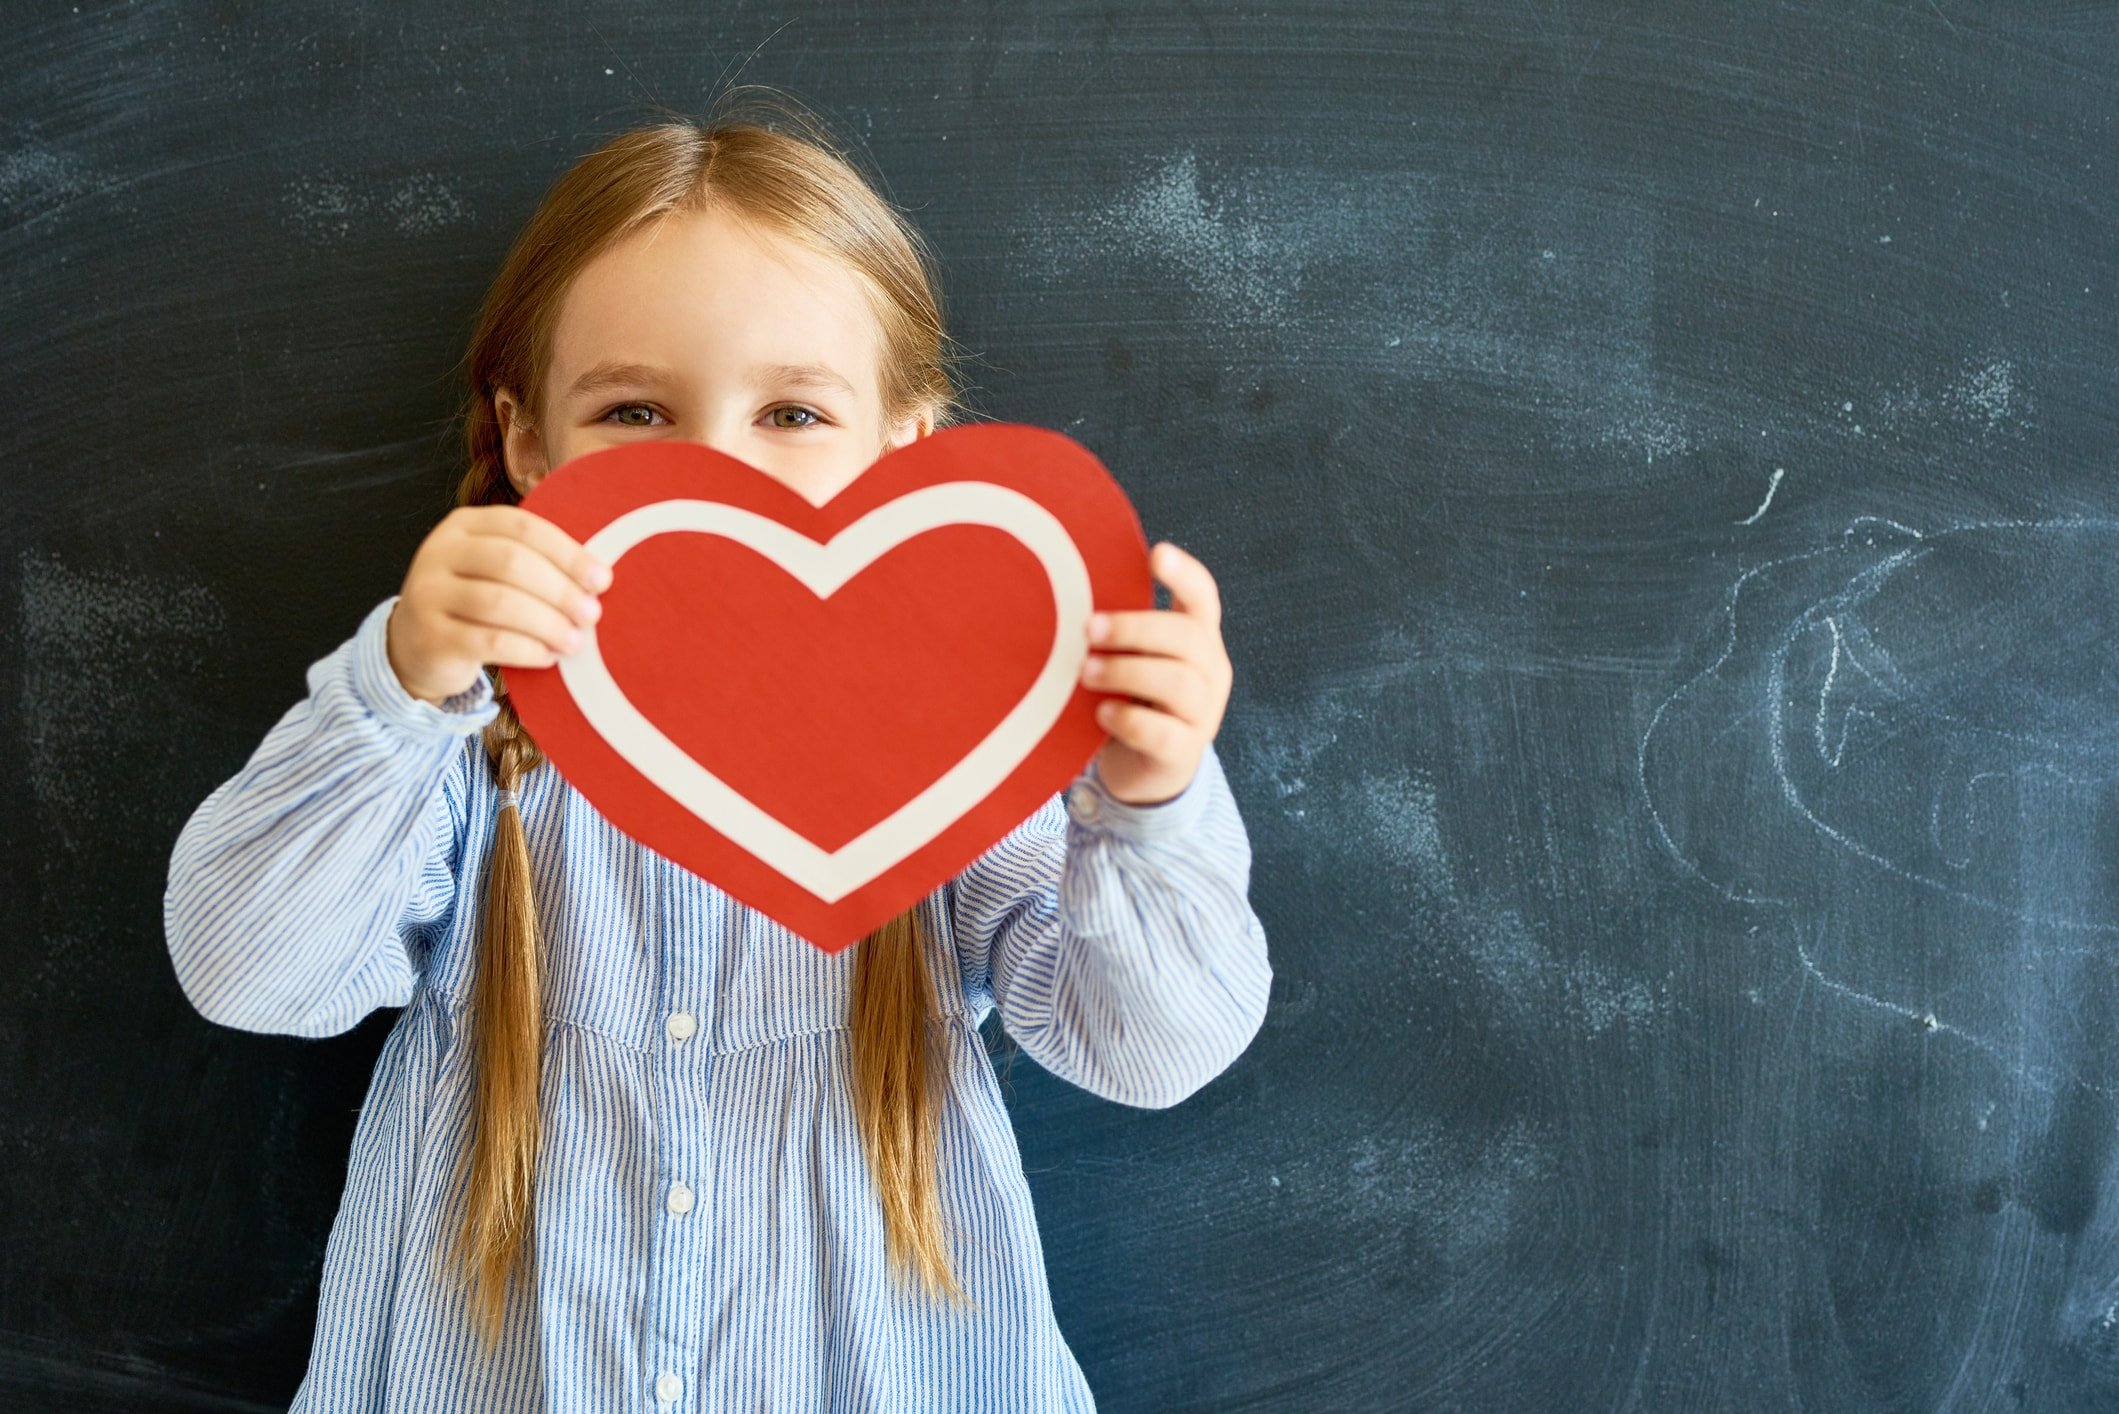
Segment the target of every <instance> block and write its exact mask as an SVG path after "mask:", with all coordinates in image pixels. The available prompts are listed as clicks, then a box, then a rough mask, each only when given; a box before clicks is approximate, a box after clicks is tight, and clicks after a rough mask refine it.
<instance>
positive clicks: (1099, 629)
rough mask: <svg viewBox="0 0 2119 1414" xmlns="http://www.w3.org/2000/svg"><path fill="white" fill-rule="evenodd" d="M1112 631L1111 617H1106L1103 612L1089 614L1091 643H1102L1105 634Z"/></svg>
mask: <svg viewBox="0 0 2119 1414" xmlns="http://www.w3.org/2000/svg"><path fill="white" fill-rule="evenodd" d="M1110 631H1111V620H1110V619H1108V618H1106V617H1104V616H1103V615H1102V614H1091V615H1090V616H1089V641H1090V642H1091V643H1102V642H1103V641H1104V635H1105V634H1107V633H1109V632H1110Z"/></svg>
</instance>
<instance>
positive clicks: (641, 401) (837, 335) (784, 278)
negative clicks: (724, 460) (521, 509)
mask: <svg viewBox="0 0 2119 1414" xmlns="http://www.w3.org/2000/svg"><path fill="white" fill-rule="evenodd" d="M880 343H881V335H880V331H879V330H878V328H877V325H876V321H875V316H874V314H873V313H872V312H871V311H870V307H869V304H868V299H867V296H866V294H865V293H864V288H863V286H862V285H861V283H860V281H859V280H858V278H857V277H856V276H855V275H854V274H853V273H852V272H851V271H850V270H848V269H846V267H844V266H843V265H840V264H838V263H837V262H835V261H833V260H831V259H829V258H827V257H825V256H822V255H819V254H817V253H815V252H813V251H811V250H809V249H808V248H807V247H804V246H801V245H798V244H796V243H795V242H793V241H790V240H787V239H785V238H782V237H779V236H776V235H774V234H772V233H770V232H767V231H764V230H762V229H761V228H759V227H757V226H754V225H752V224H750V223H749V222H747V221H745V220H743V219H742V218H741V217H738V216H735V215H732V214H729V213H726V212H724V211H722V210H719V209H714V210H709V211H703V212H681V213H675V214H672V215H670V216H668V217H665V218H663V219H662V220H659V221H655V222H651V223H649V224H648V225H647V226H644V227H642V228H641V229H640V230H637V231H634V232H633V233H632V234H630V235H628V236H626V237H625V238H624V239H622V240H620V241H618V242H616V243H615V244H614V245H612V246H611V247H610V248H609V249H607V250H605V251H603V252H602V253H601V254H599V255H598V256H597V257H596V258H595V259H594V260H592V261H590V262H589V263H588V264H587V265H586V266H584V267H583V268H582V270H581V273H580V274H579V275H577V276H576V277H575V279H574V283H573V285H572V286H571V287H570V288H569V289H568V290H567V293H566V296H565V298H564V300H563V301H562V303H561V306H560V313H559V323H558V326H557V328H556V329H555V330H554V332H553V338H552V361H551V367H550V371H549V372H548V373H547V375H546V383H545V387H544V418H543V422H542V424H541V425H540V426H538V427H536V428H534V429H533V428H532V427H530V426H529V425H528V424H527V423H526V422H525V421H524V418H523V410H522V406H521V402H520V400H519V399H518V398H517V396H516V395H515V393H514V391H513V390H510V389H505V388H504V389H501V390H500V391H499V392H498V393H497V394H496V395H495V397H494V400H493V401H494V406H495V408H496V410H497V412H498V415H499V418H500V423H501V426H502V427H503V428H505V429H506V434H505V437H504V440H503V455H504V457H505V460H506V462H507V467H508V478H509V480H511V481H513V482H514V483H515V489H516V490H517V491H518V492H522V493H524V494H527V493H528V492H529V490H530V488H531V487H532V486H535V485H536V484H537V482H538V480H539V479H540V478H542V477H543V476H544V474H545V472H546V471H547V470H549V469H550V468H552V467H555V466H561V465H564V464H565V463H567V462H569V461H571V460H573V459H574V458H575V457H578V456H580V455H582V454H583V453H585V452H593V451H598V450H600V449H602V448H605V447H617V446H623V445H625V444H626V443H629V442H641V441H647V440H650V439H658V438H669V437H682V438H688V439H690V440H691V441H694V442H702V443H704V444H705V445H707V446H709V447H712V448H713V449H714V450H716V451H719V452H726V453H727V454H728V455H730V456H732V457H735V458H737V459H738V460H740V461H743V462H747V463H749V464H750V465H751V466H754V467H756V468H757V469H758V470H760V471H762V472H764V473H765V474H766V475H768V476H771V477H772V478H774V479H775V480H777V481H779V482H781V483H782V484H783V485H785V486H787V487H788V488H789V489H791V490H793V491H794V492H795V493H796V494H797V495H800V496H801V497H802V498H803V499H804V500H806V501H808V502H809V503H810V504H811V505H813V506H821V505H823V504H824V503H825V502H826V501H829V500H830V499H831V498H832V497H834V496H836V495H837V494H838V493H839V492H840V491H842V490H844V489H845V488H846V487H847V486H848V485H850V484H852V482H853V479H854V478H855V477H857V476H859V475H860V474H861V473H862V472H863V471H864V470H866V469H867V468H868V467H869V465H870V464H871V463H873V462H874V461H875V460H876V458H877V457H879V456H881V455H882V454H883V453H885V452H887V451H890V450H891V449H893V448H895V447H900V446H903V445H904V444H905V443H907V442H909V441H911V440H912V439H913V438H914V437H916V436H924V435H925V434H926V433H927V432H929V431H931V430H932V427H933V422H932V417H931V414H927V413H923V414H922V415H920V416H919V417H916V418H908V419H906V420H905V421H903V422H901V423H899V424H898V425H897V426H894V427H888V428H886V427H885V426H884V425H883V409H882V397H881V393H880V391H879V386H880V385H879V381H878V376H877V375H878V364H877V359H878V354H879V351H880Z"/></svg>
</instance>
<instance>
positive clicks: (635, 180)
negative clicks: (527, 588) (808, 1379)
mask: <svg viewBox="0 0 2119 1414" xmlns="http://www.w3.org/2000/svg"><path fill="white" fill-rule="evenodd" d="M730 94H731V95H736V94H742V95H749V96H752V97H755V98H757V99H758V101H759V102H760V104H761V106H764V107H766V108H768V109H769V110H771V117H770V118H769V119H768V120H766V121H758V120H754V119H747V118H744V117H741V116H735V115H733V113H732V110H733V109H734V108H735V106H736V104H737V102H738V101H739V100H737V99H735V98H733V97H730V96H728V95H725V100H726V101H724V103H723V104H721V105H717V107H719V108H720V109H721V110H722V111H721V115H720V116H719V117H717V118H715V119H712V120H709V121H707V122H703V123H699V122H693V121H691V120H689V119H685V118H682V117H679V116H677V115H668V116H669V121H664V122H659V123H656V124H654V125H653V126H648V127H641V128H636V129H633V130H631V131H627V132H623V133H620V134H618V135H617V136H615V137H612V138H610V139H609V140H607V141H605V142H604V143H603V144H602V145H601V146H599V147H597V148H596V149H595V150H594V151H592V152H590V153H589V154H588V155H587V156H585V157H583V158H581V159H580V160H579V161H578V162H576V163H575V164H574V165H573V166H572V167H570V168H569V169H568V170H567V171H566V172H564V173H563V174H562V175H561V176H560V177H559V179H558V180H557V181H556V182H554V183H553V185H552V187H551V189H550V190H549V191H548V192H547V193H546V194H545V197H544V200H543V201H542V203H541V204H540V205H539V206H538V208H537V210H536V212H535V213H534V214H533V215H532V216H531V218H530V221H529V223H528V225H527V226H526V227H525V228H524V229H523V231H522V233H521V234H520V236H518V237H517V239H516V241H515V243H514V246H513V247H512V248H511V249H510V251H509V252H508V256H507V259H506V261H505V262H504V263H503V264H502V266H501V269H500V272H499V274H498V275H497V276H495V278H494V281H493V284H492V286H491V288H490V289H489V290H488V291H487V294H486V298H485V301H484V304H483V305H482V307H481V309H480V311H479V316H478V324H477V329H476V332H475V333H474V334H473V336H472V339H471V345H470V350H469V353H468V355H467V364H468V366H467V369H466V374H467V379H468V382H469V384H470V389H469V395H468V399H467V402H466V406H465V410H464V417H465V427H464V440H465V451H466V455H467V459H468V462H469V465H468V468H467V470H466V471H465V473H464V477H463V480H462V482H461V483H460V485H459V486H458V488H457V493H456V503H457V504H458V505H460V506H471V505H490V504H513V503H515V502H517V501H518V500H520V497H519V496H518V495H517V493H516V491H515V488H514V485H513V483H512V482H510V480H509V479H508V475H507V469H506V465H505V462H504V460H503V457H502V452H501V446H502V437H503V433H504V431H505V429H504V428H503V427H502V425H501V423H500V420H499V415H498V412H497V410H496V408H495V406H494V394H495V392H496V390H498V389H500V388H508V389H510V390H512V391H513V393H514V394H515V396H516V397H517V398H518V399H520V400H521V401H522V404H523V411H524V414H525V415H526V416H527V417H528V418H529V419H530V420H531V423H532V425H535V424H536V423H537V421H538V419H539V417H540V415H541V413H542V411H543V409H542V408H541V406H540V404H541V401H542V397H543V388H544V380H545V375H546V372H547V370H548V367H549V362H550V357H551V348H552V332H553V328H554V325H555V324H556V323H557V320H558V315H559V308H560V302H561V300H562V298H563V297H564V295H565V293H566V290H567V288H568V286H569V284H570V283H571V282H572V280H573V278H574V276H575V275H576V274H577V273H578V272H579V271H580V270H581V268H582V267H583V266H584V265H586V264H587V263H588V262H589V261H590V260H591V259H593V258H594V257H595V256H596V255H597V254H598V253H599V252H601V251H602V250H604V249H605V248H606V247H607V246H609V245H610V244H611V243H613V242H614V241H616V240H618V239H620V238H621V237H623V236H624V235H626V234H627V233H628V232H630V231H632V230H634V229H635V228H637V227H638V226H640V225H641V224H642V223H644V222H647V221H651V220H655V219H658V218H660V217H662V216H665V215H668V214H670V213H675V212H682V211H696V210H699V209H702V208H704V207H707V206H709V205H713V204H716V203H718V204H720V205H722V206H723V207H724V208H726V209H729V210H731V211H733V212H734V213H736V214H738V215H741V216H743V217H745V218H747V219H749V220H750V221H752V222H754V223H756V224H758V225H759V226H761V227H763V228H765V229H767V230H770V231H772V232H775V233H777V234H781V235H784V236H787V237H790V238H792V239H794V240H796V241H799V242H801V243H802V244H804V245H805V246H807V247H808V248H810V249H812V250H816V251H818V252H820V253H822V254H825V255H829V256H835V257H837V258H839V259H840V260H842V261H844V262H845V264H846V265H847V267H848V268H849V269H850V270H852V271H853V272H854V273H855V274H856V275H858V276H859V277H860V278H861V280H862V283H863V284H864V285H865V286H866V288H867V289H868V290H869V292H870V304H871V306H872V308H873V311H874V314H875V316H876V319H877V323H878V325H879V327H880V330H881V336H882V337H881V352H880V355H879V364H880V382H881V393H882V405H883V414H884V426H885V427H886V428H888V427H890V426H893V425H895V424H897V423H899V422H900V421H901V420H903V419H904V418H906V417H909V416H912V415H914V414H915V413H916V412H925V413H927V414H929V415H931V417H932V419H933V425H934V426H936V427H941V426H944V425H947V424H949V423H952V422H955V421H958V420H960V419H962V418H963V417H964V416H965V415H966V409H965V408H964V407H963V406H962V405H961V404H960V403H959V401H958V398H957V394H956V391H955V385H954V382H953V380H952V378H951V373H950V368H951V363H952V357H953V350H952V348H951V345H950V340H949V338H948V336H947V334H946V333H945V331H944V329H943V324H942V318H941V305H940V297H939V294H938V282H937V279H936V275H935V267H934V264H933V260H932V257H931V255H930V254H929V253H928V251H927V248H926V245H925V243H924V242H923V241H922V239H921V238H920V236H919V234H918V232H917V231H916V230H915V229H914V228H913V226H912V225H911V224H910V222H908V221H907V220H905V219H904V218H903V217H902V216H901V215H900V214H899V213H898V212H897V211H896V210H895V209H894V208H893V207H892V206H891V205H890V204H889V203H888V202H887V201H886V200H885V199H884V198H883V197H882V196H880V195H878V193H877V192H876V191H875V190H874V189H873V188H871V186H870V185H869V183H868V182H867V181H866V180H865V179H864V178H863V177H862V176H861V175H860V174H859V172H857V171H856V170H855V168H854V167H853V166H852V165H851V164H850V162H849V161H848V160H847V158H846V157H845V156H844V155H843V153H842V152H841V151H840V150H839V149H838V148H837V146H836V144H834V142H833V141H832V139H831V138H830V136H829V134H828V133H827V132H826V131H825V130H824V128H823V126H822V124H821V123H819V122H817V121H816V120H815V119H814V118H813V117H811V116H810V115H809V114H808V113H806V112H805V111H804V110H802V109H801V108H800V106H799V105H798V104H796V103H794V102H793V101H791V100H789V99H788V98H787V97H786V96H785V95H783V94H777V93H774V92H772V91H771V90H768V89H764V88H762V86H758V85H748V86H745V87H744V88H742V89H737V90H731V91H730ZM776 119H785V120H788V121H790V122H791V123H792V125H793V126H795V127H797V128H799V129H801V130H802V132H801V133H800V134H799V135H797V134H789V133H783V132H780V131H778V126H779V123H778V122H777V121H774V120H776ZM878 450H879V451H880V448H879V449H878ZM493 677H494V679H495V693H496V698H497V700H498V702H499V705H500V714H499V716H498V717H497V718H495V720H494V721H493V722H492V723H490V724H489V725H488V726H487V727H486V728H485V733H484V744H485V753H486V759H487V761H488V763H489V764H490V766H491V769H492V773H493V781H494V784H495V786H496V787H497V788H499V789H502V790H513V789H515V788H516V786H517V785H518V783H519V782H520V781H521V780H522V778H523V777H524V776H525V775H526V774H527V773H529V772H530V771H533V770H535V769H537V767H538V766H539V765H541V764H542V763H543V761H544V756H543V753H542V752H541V751H539V749H538V747H537V744H536V743H535V742H533V741H532V740H531V739H530V737H529V735H528V733H527V732H525V731H524V730H523V726H522V723H521V721H520V720H519V719H518V718H517V717H516V715H515V711H514V708H513V706H512V704H510V702H509V701H508V698H507V695H506V687H505V682H504V679H503V678H502V676H501V673H500V671H499V669H497V668H495V669H493ZM928 941H929V939H928V938H927V928H926V926H925V925H924V924H923V922H922V920H921V916H920V910H919V908H918V906H915V907H913V908H911V909H908V910H907V911H906V912H904V913H903V914H900V915H899V916H898V917H896V918H893V919H891V920H890V921H888V922H886V923H884V924H883V925H882V926H881V927H879V928H877V929H876V930H875V931H874V932H873V933H871V934H869V935H868V937H867V938H865V939H864V940H862V941H861V942H859V943H857V944H855V945H854V946H855V947H857V948H858V949H859V953H858V955H857V956H856V958H855V965H854V977H853V993H852V997H851V1000H850V1003H849V1006H848V1014H847V1023H848V1028H849V1032H850V1035H849V1046H850V1051H851V1061H852V1069H853V1082H854V1104H855V1109H856V1112H857V1114H858V1117H859V1120H860V1131H861V1136H862V1140H863V1144H864V1147H865V1150H866V1152H867V1156H868V1161H869V1167H870V1169H871V1171H872V1172H873V1174H874V1176H875V1183H876V1196H877V1198H878V1200H879V1201H880V1204H881V1207H882V1213H883V1219H884V1231H885V1235H886V1242H887V1247H888V1251H889V1257H890V1263H891V1267H892V1270H893V1271H894V1272H896V1273H897V1274H898V1277H899V1279H900V1280H901V1281H904V1280H906V1279H908V1277H910V1276H917V1278H918V1279H919V1280H920V1282H921V1283H922V1285H923V1287H924V1288H925V1289H926V1290H927V1291H928V1292H929V1293H930V1294H934V1293H940V1294H943V1295H946V1296H947V1297H948V1298H949V1299H951V1300H952V1301H954V1302H957V1303H959V1304H961V1303H963V1302H965V1300H966V1297H965V1295H964V1293H963V1290H962V1288H961V1287H959V1286H958V1284H957V1281H956V1277H955V1274H954V1272H953V1270H952V1266H951V1263H950V1260H949V1255H948V1247H947V1242H946V1235H945V1231H944V1226H943V1221H942V1213H941V1206H940V1203H939V1201H938V1198H937V1194H936V1175H935V1164H936V1155H937V1149H938V1131H939V1114H940V1112H939V1104H940V1100H939V1096H938V1093H937V1087H938V1086H939V1085H941V1084H942V1083H944V1081H943V1076H942V1074H941V1067H942V1061H941V1058H940V1056H939V1055H938V1053H937V1052H936V1051H935V1050H934V1045H935V1042H934V1038H933V1036H932V1035H931V1032H930V1023H931V1021H932V1020H933V1019H935V1018H936V1017H937V1016H938V1010H939V1009H938V1006H937V1003H936V999H935V990H934V985H933V980H932V979H931V978H930V977H929V975H928V962H927V943H928ZM539 946H540V945H539V938H538V926H537V911H536V906H535V904H534V902H533V899H532V896H531V892H530V859H529V851H528V847H527V845H526V843H525V841H524V838H523V829H522V816H521V811H520V810H519V809H502V810H501V811H500V812H499V818H498V820H497V822H496V824H495V827H494V839H493V855H492V861H491V870H490V882H489V884H488V892H487V903H486V917H485V931H484V935H483V938H482V940H481V943H480V946H479V952H478V958H477V964H476V969H475V972H476V976H475V980H474V983H473V986H472V993H471V997H470V1002H469V1010H470V1016H471V1023H470V1024H471V1030H472V1035H473V1040H472V1046H473V1056H474V1060H475V1065H476V1085H477V1090H476V1094H475V1096H474V1099H473V1101H472V1140H471V1144H470V1149H469V1153H468V1155H467V1156H466V1158H467V1161H468V1163H469V1165H470V1179H469V1184H468V1187H467V1190H466V1201H465V1208H464V1213H463V1221H462V1225H461V1228H460V1230H459V1231H458V1232H457V1233H456V1241H455V1243H454V1244H453V1246H452V1251H451V1255H452V1258H453V1260H454V1261H455V1262H456V1263H457V1265H458V1267H459V1270H460V1272H461V1274H462V1276H463V1278H464V1280H465V1282H466V1284H467V1285H469V1286H471V1287H472V1288H473V1290H472V1293H471V1302H472V1310H473V1313H474V1316H475V1318H476V1320H477V1321H478V1323H479V1325H480V1327H481V1329H482V1331H483V1333H484V1335H485V1338H486V1340H487V1342H488V1345H489V1347H490V1346H491V1345H492V1344H494V1343H497V1341H498V1339H499V1334H500V1329H501V1322H502V1316H503V1312H504V1310H505V1306H506V1292H507V1286H508V1283H509V1281H510V1279H511V1277H512V1276H513V1274H514V1273H516V1272H517V1271H520V1270H522V1269H523V1268H524V1267H525V1265H526V1263H527V1260H528V1254H529V1244H530V1242H531V1240H532V1238H533V1236H534V1228H535V1205H534V1185H535V1176H536V1171H537V1153H538V1144H539V1140H540V1137H541V1135H540V1129H541V1125H540V1115H539V1111H538V1094H539V1075H540V1070H541V1062H542V1050H543V1043H544V1016H543V1006H542V1001H541V996H540V984H541V975H540V974H541V963H540V956H539ZM459 1172H461V1171H460V1170H459Z"/></svg>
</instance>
